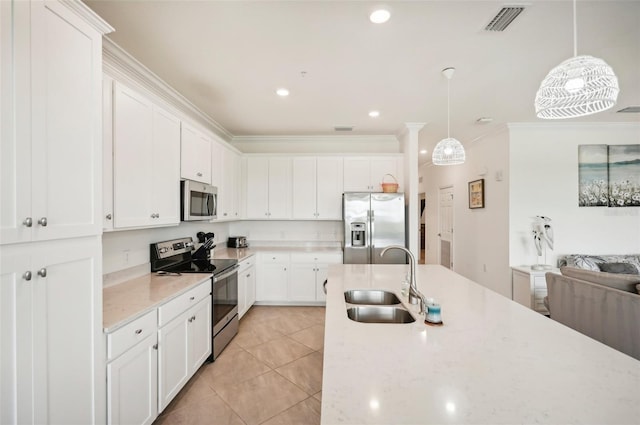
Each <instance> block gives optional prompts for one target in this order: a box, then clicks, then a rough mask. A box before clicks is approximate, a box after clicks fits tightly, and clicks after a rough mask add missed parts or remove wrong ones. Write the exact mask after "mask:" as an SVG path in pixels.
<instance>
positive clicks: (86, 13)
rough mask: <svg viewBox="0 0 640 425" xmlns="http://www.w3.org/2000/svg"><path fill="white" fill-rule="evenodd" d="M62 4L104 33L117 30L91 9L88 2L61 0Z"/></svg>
mask: <svg viewBox="0 0 640 425" xmlns="http://www.w3.org/2000/svg"><path fill="white" fill-rule="evenodd" d="M60 4H62V5H64V6H66V7H67V8H69V9H71V10H72V11H73V12H75V13H76V14H77V15H79V16H80V17H81V18H82V19H84V20H85V21H86V22H88V23H89V25H91V26H92V27H94V28H95V29H97V30H98V31H100V32H101V33H102V34H109V33H110V32H113V31H115V30H114V28H113V27H112V26H111V25H109V24H108V23H107V22H106V21H105V20H104V19H102V18H101V17H100V16H99V15H98V14H97V13H96V12H94V11H93V10H91V9H90V8H89V7H88V6H87V5H86V4H84V3H82V2H81V1H79V0H60Z"/></svg>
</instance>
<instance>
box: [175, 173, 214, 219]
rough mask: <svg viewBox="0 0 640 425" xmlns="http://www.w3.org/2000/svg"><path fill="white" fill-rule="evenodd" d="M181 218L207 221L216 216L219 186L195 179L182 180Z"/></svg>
mask: <svg viewBox="0 0 640 425" xmlns="http://www.w3.org/2000/svg"><path fill="white" fill-rule="evenodd" d="M180 197H181V202H180V220H181V221H205V220H212V219H214V218H216V210H217V208H218V188H217V187H215V186H211V185H210V184H206V183H201V182H197V181H193V180H183V181H181V182H180Z"/></svg>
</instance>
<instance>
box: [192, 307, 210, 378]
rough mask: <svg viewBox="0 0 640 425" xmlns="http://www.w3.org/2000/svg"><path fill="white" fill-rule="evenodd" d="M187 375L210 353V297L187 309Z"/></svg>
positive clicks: (193, 371)
mask: <svg viewBox="0 0 640 425" xmlns="http://www.w3.org/2000/svg"><path fill="white" fill-rule="evenodd" d="M188 316H189V319H187V322H188V323H189V377H191V376H192V375H193V374H194V373H196V371H197V370H198V368H200V366H202V364H203V363H204V362H205V361H206V360H207V357H209V356H210V355H211V346H212V342H213V334H212V333H211V297H207V298H205V299H204V300H202V301H200V302H199V303H198V304H196V305H195V306H194V307H193V308H191V309H189V314H188Z"/></svg>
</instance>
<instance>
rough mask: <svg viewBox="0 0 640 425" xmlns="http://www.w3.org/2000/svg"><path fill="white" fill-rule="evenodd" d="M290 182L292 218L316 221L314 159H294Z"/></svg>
mask: <svg viewBox="0 0 640 425" xmlns="http://www.w3.org/2000/svg"><path fill="white" fill-rule="evenodd" d="M291 180H292V182H291V184H292V194H293V196H292V198H293V199H292V216H293V218H296V219H301V220H308V219H312V220H313V219H316V218H317V208H316V184H317V182H316V159H315V158H294V159H293V161H292V179H291Z"/></svg>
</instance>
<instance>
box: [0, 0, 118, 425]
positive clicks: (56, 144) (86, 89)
mask: <svg viewBox="0 0 640 425" xmlns="http://www.w3.org/2000/svg"><path fill="white" fill-rule="evenodd" d="M0 31H1V37H0V43H1V44H0V93H1V94H2V96H1V99H2V103H1V129H2V131H1V133H0V134H1V136H0V175H1V176H2V178H1V180H0V182H1V183H0V184H1V188H0V189H1V195H2V198H1V199H2V203H1V207H0V208H1V209H0V266H1V268H0V284H1V286H0V336H1V338H0V402H1V403H0V423H2V424H13V423H20V424H32V423H37V424H47V423H64V424H88V423H100V422H104V420H105V412H104V409H105V406H104V405H105V403H104V399H105V388H104V387H105V385H104V379H105V372H104V369H103V368H102V365H103V364H104V359H103V357H104V353H103V342H102V339H101V338H100V335H102V253H101V249H102V248H101V227H102V222H101V217H100V211H101V208H100V203H101V199H102V194H101V191H102V189H101V185H102V168H101V163H102V133H101V132H102V116H101V103H102V101H101V99H102V94H101V79H102V35H103V34H105V33H108V32H111V31H112V28H111V27H110V26H109V25H108V24H106V23H105V22H104V21H103V20H102V19H100V18H99V17H98V16H97V15H95V14H94V13H93V12H92V11H91V10H90V9H88V8H87V7H86V6H84V4H82V3H81V2H78V1H35V0H34V1H17V0H16V1H9V0H6V1H0Z"/></svg>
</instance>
